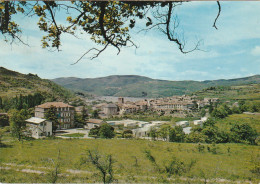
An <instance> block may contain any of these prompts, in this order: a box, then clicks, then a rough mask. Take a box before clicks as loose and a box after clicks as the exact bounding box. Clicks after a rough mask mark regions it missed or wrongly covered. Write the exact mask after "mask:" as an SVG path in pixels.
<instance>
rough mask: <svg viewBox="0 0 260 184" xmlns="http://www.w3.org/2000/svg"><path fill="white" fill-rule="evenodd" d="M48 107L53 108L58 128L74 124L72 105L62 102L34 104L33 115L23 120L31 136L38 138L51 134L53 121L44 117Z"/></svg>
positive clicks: (48, 110)
mask: <svg viewBox="0 0 260 184" xmlns="http://www.w3.org/2000/svg"><path fill="white" fill-rule="evenodd" d="M50 109H53V112H55V114H54V116H56V117H57V119H58V122H59V125H58V127H57V128H58V129H61V128H66V129H67V128H73V127H74V126H75V121H74V116H75V108H74V107H73V106H71V105H68V104H65V103H63V102H47V103H44V104H41V105H38V106H36V107H35V113H34V117H31V118H30V119H27V120H25V121H26V123H27V128H28V130H29V133H30V134H31V136H32V137H34V138H36V139H38V138H40V137H44V136H51V135H52V133H53V130H52V128H53V126H52V123H53V122H51V121H48V120H46V119H45V117H46V114H47V113H49V112H50Z"/></svg>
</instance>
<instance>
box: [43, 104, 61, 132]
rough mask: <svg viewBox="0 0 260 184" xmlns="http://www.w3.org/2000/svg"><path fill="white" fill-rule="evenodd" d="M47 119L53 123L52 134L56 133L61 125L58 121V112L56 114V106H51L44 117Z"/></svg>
mask: <svg viewBox="0 0 260 184" xmlns="http://www.w3.org/2000/svg"><path fill="white" fill-rule="evenodd" d="M44 116H45V117H44V118H45V119H47V120H49V121H51V122H52V132H53V133H54V132H55V131H56V130H57V128H58V125H59V124H60V123H59V121H58V117H57V112H56V108H55V107H54V106H51V107H50V108H49V109H48V110H47V111H46V113H45V115H44Z"/></svg>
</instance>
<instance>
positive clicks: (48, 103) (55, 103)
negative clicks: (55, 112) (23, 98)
mask: <svg viewBox="0 0 260 184" xmlns="http://www.w3.org/2000/svg"><path fill="white" fill-rule="evenodd" d="M51 106H54V107H73V106H71V105H69V104H65V103H63V102H47V103H44V104H41V105H38V106H36V107H40V108H44V109H47V108H50V107H51Z"/></svg>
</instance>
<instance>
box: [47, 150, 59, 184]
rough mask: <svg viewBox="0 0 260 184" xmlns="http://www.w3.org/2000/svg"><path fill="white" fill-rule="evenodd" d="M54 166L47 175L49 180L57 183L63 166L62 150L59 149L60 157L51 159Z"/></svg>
mask: <svg viewBox="0 0 260 184" xmlns="http://www.w3.org/2000/svg"><path fill="white" fill-rule="evenodd" d="M50 161H51V163H52V165H53V166H54V168H51V169H50V171H49V172H48V173H47V175H46V179H47V182H49V183H56V182H57V180H58V177H59V174H60V167H61V164H60V162H61V158H60V150H59V151H58V157H57V159H56V160H53V159H50Z"/></svg>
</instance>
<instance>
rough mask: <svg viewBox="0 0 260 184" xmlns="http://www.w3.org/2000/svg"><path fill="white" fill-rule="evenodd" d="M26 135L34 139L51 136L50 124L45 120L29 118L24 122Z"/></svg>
mask: <svg viewBox="0 0 260 184" xmlns="http://www.w3.org/2000/svg"><path fill="white" fill-rule="evenodd" d="M25 121H26V126H27V130H28V133H29V134H30V135H31V136H32V137H33V138H36V139H39V138H42V137H48V136H51V135H52V122H50V121H47V120H46V119H42V118H37V117H31V118H30V119H27V120H25Z"/></svg>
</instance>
